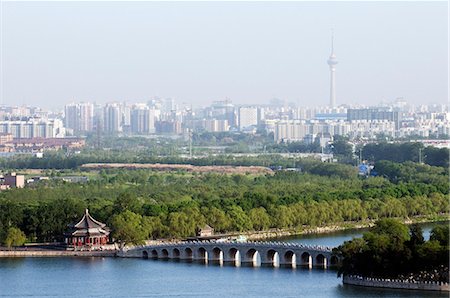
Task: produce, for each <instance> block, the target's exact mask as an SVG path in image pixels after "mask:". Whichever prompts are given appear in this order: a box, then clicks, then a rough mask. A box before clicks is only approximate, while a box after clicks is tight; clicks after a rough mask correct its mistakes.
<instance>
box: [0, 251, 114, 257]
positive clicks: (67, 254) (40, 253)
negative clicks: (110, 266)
mask: <svg viewBox="0 0 450 298" xmlns="http://www.w3.org/2000/svg"><path fill="white" fill-rule="evenodd" d="M116 256H117V251H116V250H104V251H73V250H56V249H45V250H44V249H40V250H31V249H30V250H0V258H25V257H37V258H41V257H81V258H86V257H102V258H103V257H116Z"/></svg>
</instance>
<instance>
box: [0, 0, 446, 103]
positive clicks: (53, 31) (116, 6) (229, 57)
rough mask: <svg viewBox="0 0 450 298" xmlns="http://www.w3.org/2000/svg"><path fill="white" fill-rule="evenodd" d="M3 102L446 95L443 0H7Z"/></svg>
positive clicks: (423, 98) (439, 98)
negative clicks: (332, 59) (332, 70)
mask: <svg viewBox="0 0 450 298" xmlns="http://www.w3.org/2000/svg"><path fill="white" fill-rule="evenodd" d="M2 7H3V12H2V17H1V23H2V32H1V35H2V46H1V50H2V57H3V60H2V61H3V63H2V83H3V84H2V86H3V88H2V90H1V102H2V103H3V104H6V105H39V106H42V107H45V108H48V109H54V108H59V109H61V108H62V107H63V105H64V104H65V103H69V102H72V101H89V102H96V103H106V102H111V101H118V102H146V101H148V100H149V99H151V98H153V97H155V96H157V97H162V98H173V99H175V100H176V101H177V102H178V103H180V104H182V103H185V104H187V105H193V106H200V105H207V104H210V103H211V102H213V101H217V100H225V99H230V100H232V101H233V102H234V103H236V104H255V103H268V102H269V101H270V100H271V99H273V98H278V99H281V100H283V101H286V102H288V103H294V104H296V105H298V106H316V105H322V106H324V105H326V104H327V103H328V101H329V73H328V71H329V69H328V66H327V64H326V60H327V58H328V56H329V54H330V46H331V45H330V35H331V31H332V30H334V35H335V52H336V56H337V59H338V61H339V64H338V66H337V72H336V84H337V87H336V92H337V95H336V103H337V104H366V105H368V104H378V103H380V102H383V101H392V100H395V99H396V98H399V97H401V98H403V99H404V100H406V101H407V102H408V103H411V104H416V105H417V104H430V103H438V104H442V103H445V102H446V101H447V90H448V88H447V85H448V74H447V69H448V42H447V41H448V38H447V36H448V29H447V28H448V26H447V21H448V14H447V12H448V10H447V7H448V3H447V2H445V1H441V2H403V1H399V2H385V1H384V2H282V3H278V2H182V3H180V2H142V1H137V2H106V1H100V2H87V1H83V2H65V1H60V2H59V1H54V2H53V1H52V2H38V1H28V2H15V1H3V2H2Z"/></svg>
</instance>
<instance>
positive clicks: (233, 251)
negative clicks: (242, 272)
mask: <svg viewBox="0 0 450 298" xmlns="http://www.w3.org/2000/svg"><path fill="white" fill-rule="evenodd" d="M227 258H228V260H230V261H231V262H232V263H233V264H234V266H236V267H239V266H241V253H240V251H239V249H237V248H235V247H232V248H230V249H229V250H228V254H227Z"/></svg>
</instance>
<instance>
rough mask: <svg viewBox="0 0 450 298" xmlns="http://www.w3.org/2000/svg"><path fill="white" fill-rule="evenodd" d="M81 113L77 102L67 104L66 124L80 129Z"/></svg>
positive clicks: (71, 127) (65, 111)
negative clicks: (79, 113)
mask: <svg viewBox="0 0 450 298" xmlns="http://www.w3.org/2000/svg"><path fill="white" fill-rule="evenodd" d="M78 123H79V115H78V105H77V104H76V103H71V104H67V105H66V106H65V107H64V125H65V126H66V128H70V129H72V130H73V131H74V132H77V131H78Z"/></svg>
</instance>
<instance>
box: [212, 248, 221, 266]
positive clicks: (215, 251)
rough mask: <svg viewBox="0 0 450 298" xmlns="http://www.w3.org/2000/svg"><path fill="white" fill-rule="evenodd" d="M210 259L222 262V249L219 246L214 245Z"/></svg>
mask: <svg viewBox="0 0 450 298" xmlns="http://www.w3.org/2000/svg"><path fill="white" fill-rule="evenodd" d="M212 260H213V261H215V262H219V263H220V264H223V251H222V249H220V248H219V247H217V246H216V247H214V248H213V250H212Z"/></svg>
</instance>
